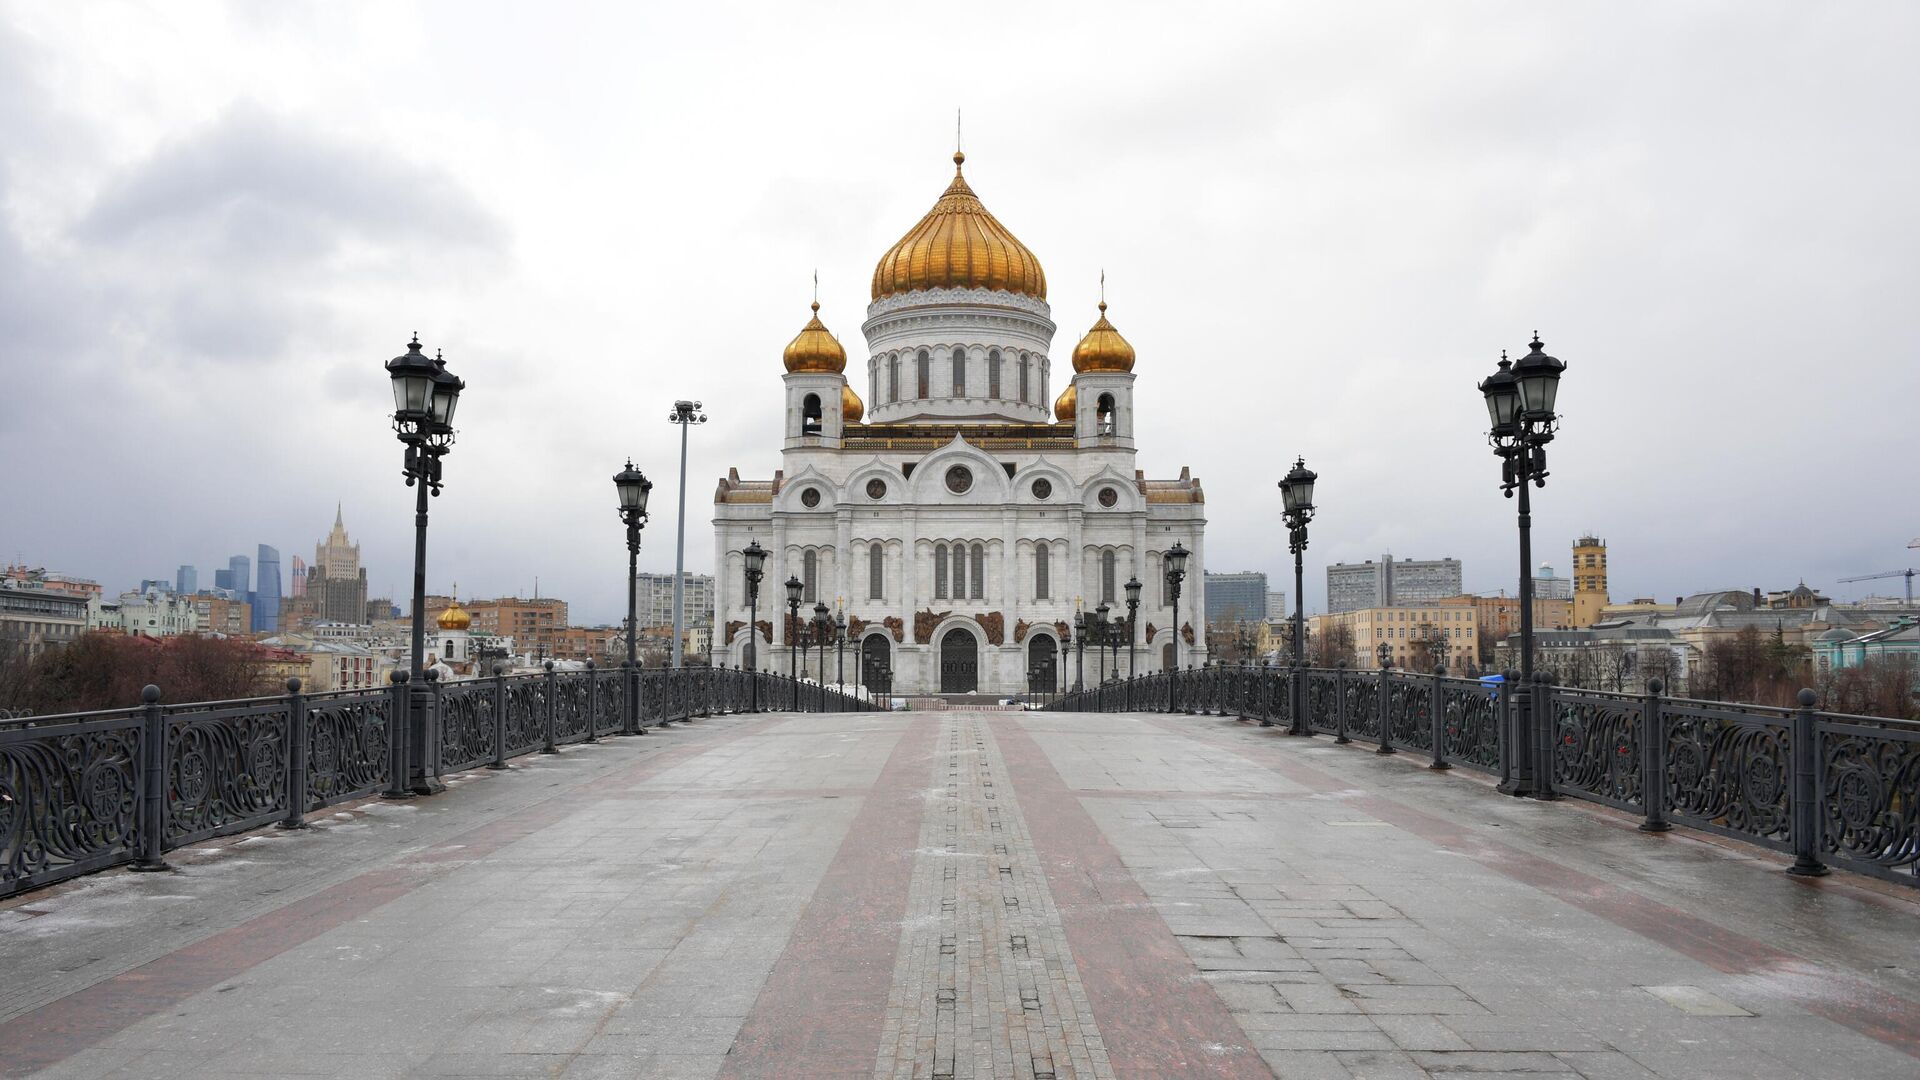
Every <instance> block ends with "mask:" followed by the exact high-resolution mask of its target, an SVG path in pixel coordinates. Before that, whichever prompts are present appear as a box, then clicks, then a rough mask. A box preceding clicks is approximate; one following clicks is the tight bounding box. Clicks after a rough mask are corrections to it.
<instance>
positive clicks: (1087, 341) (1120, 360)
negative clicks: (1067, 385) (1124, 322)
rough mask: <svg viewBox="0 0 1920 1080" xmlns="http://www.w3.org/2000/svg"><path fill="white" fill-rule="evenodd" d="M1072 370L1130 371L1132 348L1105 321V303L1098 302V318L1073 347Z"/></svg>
mask: <svg viewBox="0 0 1920 1080" xmlns="http://www.w3.org/2000/svg"><path fill="white" fill-rule="evenodd" d="M1073 370H1075V371H1079V372H1087V371H1132V370H1133V346H1132V345H1130V344H1128V343H1127V339H1126V338H1123V337H1121V336H1120V331H1118V330H1115V329H1114V328H1113V324H1112V323H1110V322H1108V321H1107V302H1106V301H1105V300H1102V301H1100V318H1099V319H1098V320H1096V321H1095V322H1094V324H1093V327H1092V328H1091V329H1089V330H1088V331H1087V336H1085V337H1083V338H1081V339H1080V344H1078V345H1075V346H1074V347H1073Z"/></svg>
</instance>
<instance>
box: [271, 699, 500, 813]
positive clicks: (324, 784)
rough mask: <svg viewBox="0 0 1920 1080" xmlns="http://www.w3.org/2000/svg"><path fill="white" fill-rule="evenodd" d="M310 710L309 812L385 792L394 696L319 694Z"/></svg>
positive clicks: (308, 759)
mask: <svg viewBox="0 0 1920 1080" xmlns="http://www.w3.org/2000/svg"><path fill="white" fill-rule="evenodd" d="M306 705H307V732H308V735H307V809H308V810H310V811H311V810H318V809H320V808H321V807H323V806H331V805H333V804H334V803H337V802H346V801H347V800H349V799H358V798H364V797H366V796H368V795H371V794H373V793H374V792H376V791H378V790H380V789H381V788H382V787H383V786H385V785H386V782H387V747H388V739H389V738H390V737H391V728H390V725H391V723H392V716H393V694H392V692H390V691H387V690H343V691H339V692H337V693H332V694H315V695H314V696H312V697H309V698H307V699H306ZM488 743H489V745H491V743H492V737H491V735H489V737H488Z"/></svg>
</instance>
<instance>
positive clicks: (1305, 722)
mask: <svg viewBox="0 0 1920 1080" xmlns="http://www.w3.org/2000/svg"><path fill="white" fill-rule="evenodd" d="M1287 708H1289V709H1291V710H1292V711H1293V723H1292V724H1290V725H1288V730H1290V731H1291V732H1292V733H1293V734H1295V735H1305V736H1307V737H1308V738H1312V737H1313V717H1311V716H1308V715H1307V669H1306V668H1304V667H1302V666H1301V664H1300V661H1298V660H1289V661H1288V662H1287Z"/></svg>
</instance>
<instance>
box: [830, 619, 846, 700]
mask: <svg viewBox="0 0 1920 1080" xmlns="http://www.w3.org/2000/svg"><path fill="white" fill-rule="evenodd" d="M834 606H835V607H836V608H838V607H839V606H840V605H839V602H838V601H836V602H835V603H834ZM833 682H834V685H836V686H838V687H840V689H841V690H842V691H844V690H845V689H846V686H847V613H846V610H845V609H844V608H842V609H841V610H839V611H836V612H835V613H834V616H833Z"/></svg>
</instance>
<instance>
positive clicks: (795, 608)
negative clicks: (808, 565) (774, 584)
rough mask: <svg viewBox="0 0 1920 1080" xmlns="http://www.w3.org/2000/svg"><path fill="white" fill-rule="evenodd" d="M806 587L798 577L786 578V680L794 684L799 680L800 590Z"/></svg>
mask: <svg viewBox="0 0 1920 1080" xmlns="http://www.w3.org/2000/svg"><path fill="white" fill-rule="evenodd" d="M806 587H807V586H806V584H805V583H804V582H802V581H801V580H800V579H799V578H798V577H792V576H790V577H788V578H787V678H789V679H792V680H794V681H795V682H796V683H798V682H799V680H800V661H799V653H798V651H797V650H798V648H799V645H800V641H799V638H800V590H802V589H804V588H806ZM796 692H797V691H796Z"/></svg>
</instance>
